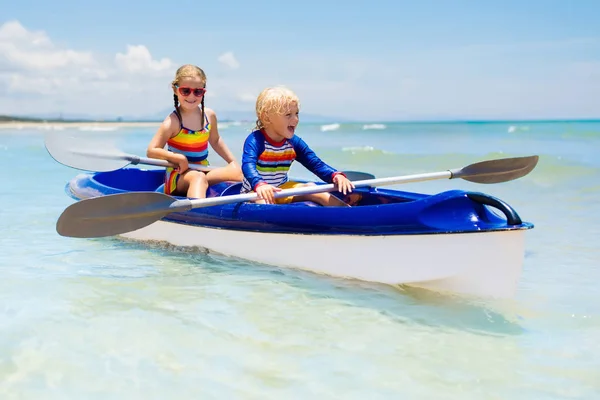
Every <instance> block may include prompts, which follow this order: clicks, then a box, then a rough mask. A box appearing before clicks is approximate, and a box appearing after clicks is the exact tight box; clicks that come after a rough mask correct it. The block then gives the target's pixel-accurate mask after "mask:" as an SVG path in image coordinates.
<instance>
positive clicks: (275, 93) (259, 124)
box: [255, 86, 300, 129]
mask: <svg viewBox="0 0 600 400" xmlns="http://www.w3.org/2000/svg"><path fill="white" fill-rule="evenodd" d="M293 103H296V105H297V106H298V109H299V108H300V99H298V96H297V95H296V94H295V93H294V92H293V91H292V90H290V89H288V88H286V87H284V86H275V87H268V88H266V89H264V90H263V91H262V92H260V94H259V95H258V97H257V98H256V117H257V119H256V126H255V129H262V128H264V127H265V125H264V122H263V120H264V117H265V114H268V113H270V112H274V113H276V114H279V115H282V114H285V113H287V112H288V111H289V109H290V107H291V105H292V104H293Z"/></svg>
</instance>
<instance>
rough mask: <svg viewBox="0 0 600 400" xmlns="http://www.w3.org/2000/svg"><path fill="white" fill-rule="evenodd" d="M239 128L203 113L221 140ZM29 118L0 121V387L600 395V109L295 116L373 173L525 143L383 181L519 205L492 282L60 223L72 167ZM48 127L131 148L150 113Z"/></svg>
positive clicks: (135, 393)
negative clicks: (512, 277) (283, 263)
mask: <svg viewBox="0 0 600 400" xmlns="http://www.w3.org/2000/svg"><path fill="white" fill-rule="evenodd" d="M250 128H251V126H250V125H247V124H222V125H221V127H220V133H221V135H222V136H223V137H224V139H225V140H226V142H227V144H228V145H229V146H230V148H231V149H232V150H233V152H234V153H235V154H236V155H237V156H238V158H239V157H240V155H241V146H242V143H243V140H244V138H245V135H246V134H247V133H248V131H249V129H250ZM47 129H52V127H46V128H45V129H32V128H22V129H18V128H10V129H6V128H4V129H0V155H1V157H0V171H1V172H0V174H2V175H1V176H2V189H0V227H1V229H2V235H1V238H0V243H1V251H0V278H1V279H0V398H3V399H41V398H43V399H66V398H85V399H138V398H139V399H142V398H143V399H164V398H179V399H187V398H203V399H208V398H244V399H253V398H260V399H266V398H277V399H279V398H286V399H287V398H290V399H304V398H319V399H340V398H343V399H359V398H366V396H371V397H372V398H377V399H392V398H394V399H396V398H411V399H413V398H414V399H417V398H418V399H421V398H435V399H483V398H485V399H594V398H600V301H599V300H600V296H599V293H600V291H599V289H598V286H599V282H600V247H599V246H598V243H599V239H598V237H599V236H600V157H599V156H600V122H586V121H578V122H495V123H430V124H425V123H422V124H408V123H379V122H373V123H370V124H330V125H318V124H313V125H311V124H302V122H301V126H300V129H299V131H298V134H299V135H301V136H302V137H303V138H304V139H305V140H306V141H307V142H308V143H309V144H310V145H311V146H312V147H313V149H314V150H315V151H316V152H317V153H318V154H319V155H320V156H321V157H322V158H323V159H324V160H325V161H327V162H328V163H329V164H331V165H333V166H335V167H336V168H339V169H346V170H348V169H352V170H362V171H367V172H371V173H373V174H375V175H376V176H377V177H385V176H396V175H405V174H413V173H423V172H435V171H442V170H446V169H450V168H459V167H463V166H466V165H468V164H470V163H473V162H477V161H481V160H485V159H491V158H498V157H511V156H522V155H531V154H537V155H539V156H540V162H539V164H538V166H537V168H536V169H535V170H534V171H533V172H532V173H530V174H529V175H528V176H526V177H524V178H521V179H519V180H516V181H512V182H507V183H502V184H496V185H478V184H475V183H470V182H466V181H462V180H450V181H449V180H443V181H429V182H420V183H410V184H404V185H397V186H392V187H396V188H400V189H402V190H413V191H420V192H424V193H436V192H438V191H443V190H449V189H455V188H456V189H469V190H478V191H483V192H486V193H489V194H491V195H494V196H497V197H500V198H502V199H503V200H505V201H507V202H508V203H509V204H511V205H512V206H513V207H514V208H515V209H516V210H517V212H518V213H519V214H520V216H521V217H522V218H523V219H524V220H526V221H530V222H533V223H534V224H535V228H534V229H533V230H531V231H528V232H527V235H526V254H525V260H524V271H523V276H522V279H521V282H520V286H519V290H518V293H517V296H516V297H515V298H514V299H511V300H503V301H497V300H489V301H488V300H473V299H465V298H458V297H454V296H447V295H440V294H436V293H433V292H428V291H424V290H416V289H399V288H392V287H388V286H384V285H376V284H369V283H361V282H354V281H347V280H343V279H335V278H327V277H322V276H315V275H313V274H310V273H306V272H300V271H292V270H286V269H280V268H277V267H267V266H264V265H258V264H253V263H250V262H246V261H243V260H238V259H232V258H227V257H223V256H219V255H215V254H212V253H207V252H204V251H201V250H200V251H189V250H182V249H178V248H173V247H169V246H163V245H159V244H145V243H136V242H129V241H124V240H119V239H115V238H104V239H72V238H64V237H61V236H59V235H58V234H57V233H56V231H55V223H56V219H57V218H58V216H59V215H60V213H61V212H62V211H63V210H64V209H65V207H67V206H68V205H69V204H71V203H72V200H71V199H70V198H68V197H67V195H66V194H65V192H64V186H65V184H66V183H67V181H68V180H69V179H71V178H72V177H73V176H75V175H76V174H77V173H79V172H80V171H77V170H74V169H71V168H68V167H66V166H63V165H61V164H59V163H57V162H55V161H54V160H53V159H52V158H51V157H50V156H49V155H48V153H47V152H46V150H45V148H44V136H43V135H44V134H45V133H46V132H47ZM67 131H68V132H73V131H77V133H78V134H81V135H84V136H85V135H89V136H90V138H103V139H106V140H107V141H111V142H113V143H115V144H116V145H117V146H119V147H120V148H121V149H123V150H125V151H127V152H130V153H134V154H139V155H145V148H146V145H147V143H148V141H149V140H150V138H151V136H152V135H153V133H154V129H153V128H121V129H112V130H111V129H106V128H97V129H92V130H80V129H78V128H68V129H65V132H67ZM211 162H213V164H215V165H219V164H221V165H222V163H223V162H222V161H221V160H220V159H218V157H216V155H215V153H214V152H212V153H211ZM292 175H293V176H297V177H301V178H311V179H312V178H313V176H312V174H310V173H309V172H307V171H306V170H305V169H304V168H303V167H301V166H300V165H295V166H294V167H293V168H292ZM274 245H276V243H274ZM325 246H326V245H325V244H324V247H325ZM290 257H293V254H290ZM390 257H396V258H398V260H399V262H401V261H402V254H394V252H393V249H392V250H391V251H390Z"/></svg>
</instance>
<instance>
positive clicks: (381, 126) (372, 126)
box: [362, 124, 387, 131]
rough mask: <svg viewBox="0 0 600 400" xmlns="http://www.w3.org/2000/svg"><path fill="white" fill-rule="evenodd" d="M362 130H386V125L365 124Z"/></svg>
mask: <svg viewBox="0 0 600 400" xmlns="http://www.w3.org/2000/svg"><path fill="white" fill-rule="evenodd" d="M362 128H363V130H365V131H366V130H371V129H386V128H387V125H385V124H365V125H363V127H362Z"/></svg>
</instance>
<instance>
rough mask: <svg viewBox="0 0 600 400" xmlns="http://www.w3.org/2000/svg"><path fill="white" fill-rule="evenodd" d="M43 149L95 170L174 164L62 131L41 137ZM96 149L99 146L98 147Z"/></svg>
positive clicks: (78, 166) (69, 163) (66, 161)
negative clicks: (125, 151)
mask: <svg viewBox="0 0 600 400" xmlns="http://www.w3.org/2000/svg"><path fill="white" fill-rule="evenodd" d="M44 142H45V145H46V150H48V153H49V154H50V156H52V158H54V159H55V160H56V161H58V162H59V163H61V164H63V165H66V166H67V167H72V168H76V169H82V170H86V171H95V172H107V171H114V170H117V169H121V168H123V167H126V166H127V165H129V164H133V165H136V164H146V165H156V166H158V167H177V166H176V165H174V164H172V163H170V162H168V161H167V160H159V159H156V158H146V157H139V156H136V155H134V154H127V153H124V152H122V151H120V150H118V149H116V148H114V147H112V145H111V144H109V143H106V142H104V141H102V142H94V141H92V140H90V138H85V139H84V138H81V137H77V136H71V135H69V136H67V135H66V134H64V133H59V134H56V133H51V134H47V135H46V136H45V138H44ZM97 149H102V150H101V151H99V150H97ZM189 168H190V169H196V170H198V171H205V172H208V171H210V170H211V169H213V168H211V167H208V166H203V165H195V164H189Z"/></svg>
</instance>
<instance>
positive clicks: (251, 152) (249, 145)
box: [242, 133, 266, 190]
mask: <svg viewBox="0 0 600 400" xmlns="http://www.w3.org/2000/svg"><path fill="white" fill-rule="evenodd" d="M261 139H262V138H261ZM264 147H265V145H264V140H259V138H257V135H256V134H255V133H251V134H250V135H249V136H248V137H247V138H246V141H245V142H244V153H243V155H242V172H243V173H244V177H245V178H246V179H247V180H248V182H250V186H251V187H252V190H256V188H257V187H258V186H260V185H264V184H266V182H265V181H264V180H263V178H262V176H261V175H260V173H259V172H258V170H257V169H256V163H257V162H258V156H259V155H260V154H261V153H262V152H263V151H264Z"/></svg>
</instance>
